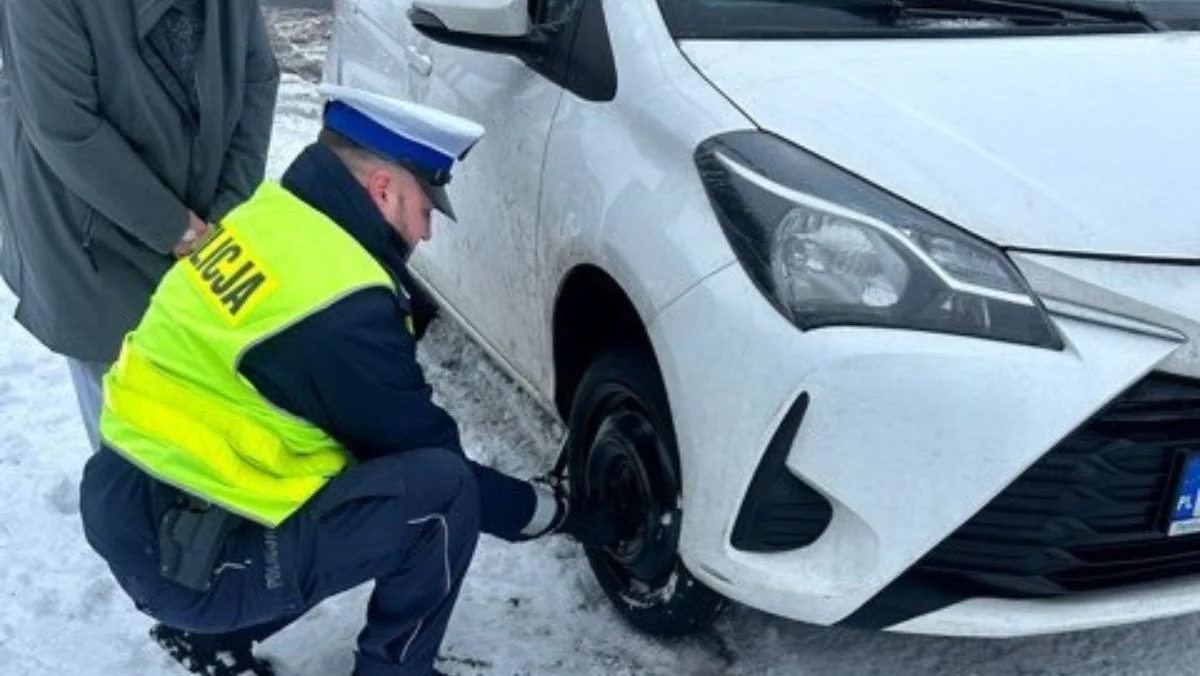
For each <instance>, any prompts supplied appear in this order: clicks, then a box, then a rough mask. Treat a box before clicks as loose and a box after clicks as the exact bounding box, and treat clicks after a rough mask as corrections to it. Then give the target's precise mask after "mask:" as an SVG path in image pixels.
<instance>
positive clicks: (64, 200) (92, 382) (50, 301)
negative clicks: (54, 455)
mask: <svg viewBox="0 0 1200 676" xmlns="http://www.w3.org/2000/svg"><path fill="white" fill-rule="evenodd" d="M0 57H2V58H3V62H2V64H0V276H2V277H3V279H4V281H5V282H6V283H7V284H8V286H9V287H10V288H11V289H12V290H13V293H14V294H15V295H16V296H17V298H18V304H17V309H16V320H17V321H18V322H19V323H20V324H21V325H22V326H23V327H25V329H26V330H28V331H29V332H30V333H31V334H32V335H33V336H34V337H36V338H37V339H38V340H39V341H41V343H42V344H43V345H45V346H46V347H47V348H49V349H50V350H52V351H54V352H56V353H58V354H61V355H64V356H65V357H66V358H67V360H68V363H69V365H70V371H71V374H72V378H73V380H74V383H75V389H76V392H77V395H78V397H79V401H80V408H81V411H82V414H83V418H84V425H85V428H86V429H87V432H88V435H89V438H90V440H91V442H92V446H93V447H98V446H99V442H98V434H97V429H96V428H97V426H98V420H99V412H100V402H101V397H100V393H101V388H100V378H101V376H102V375H103V373H104V371H106V370H107V368H108V366H109V365H110V364H111V363H112V362H113V361H114V360H115V359H116V357H117V355H118V353H119V351H120V346H121V342H122V340H123V339H124V336H125V334H126V333H128V332H129V331H130V330H132V329H133V327H134V326H136V324H137V322H138V320H139V319H140V318H141V316H142V314H143V313H144V312H145V310H146V308H147V306H148V304H149V299H150V295H151V293H152V292H153V290H154V288H155V286H156V285H157V283H158V281H159V280H160V279H161V277H162V276H163V275H164V274H165V273H166V271H167V269H168V268H169V267H170V265H171V264H172V263H173V262H174V260H175V259H176V258H177V257H178V256H182V255H186V254H187V253H189V252H190V250H191V247H192V246H193V244H194V243H195V242H196V241H197V240H198V239H200V237H202V236H203V235H204V233H205V232H206V230H207V228H208V227H209V224H210V223H215V222H217V221H219V220H220V219H221V218H222V216H224V215H225V214H226V213H228V212H229V211H230V210H231V209H233V208H234V207H235V206H237V205H238V204H239V203H241V202H242V201H243V200H245V199H247V198H248V197H249V196H250V195H251V193H252V192H253V191H254V189H255V188H256V187H257V185H258V184H259V183H260V182H261V181H262V180H263V178H264V173H265V167H266V155H267V149H268V146H269V143H270V138H271V127H272V122H273V118H274V112H275V101H276V95H277V92H278V87H279V67H278V63H277V62H276V59H275V54H274V51H273V49H272V46H271V43H270V39H269V36H268V34H267V30H266V26H265V23H264V20H263V15H262V8H261V6H260V4H259V0H104V1H103V2H95V1H94V0H0Z"/></svg>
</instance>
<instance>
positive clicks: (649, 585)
mask: <svg viewBox="0 0 1200 676" xmlns="http://www.w3.org/2000/svg"><path fill="white" fill-rule="evenodd" d="M602 401H603V403H602V405H600V406H597V407H595V408H594V409H593V411H594V412H595V414H594V416H593V418H592V419H593V420H595V421H597V422H596V424H595V425H594V426H592V429H594V430H595V433H594V435H593V436H592V443H591V444H590V447H589V450H588V455H587V463H586V466H585V471H584V481H585V484H586V485H585V489H586V491H587V492H588V494H590V495H593V496H596V497H597V498H599V499H600V500H603V501H605V502H606V503H607V504H609V505H612V506H614V507H615V508H616V517H617V523H618V529H617V530H618V533H619V534H620V539H619V541H618V542H617V543H616V544H615V545H612V546H610V547H606V548H605V549H604V550H602V551H600V552H597V554H598V555H597V556H596V557H594V558H596V559H597V560H598V561H599V562H600V563H601V566H602V567H603V569H604V570H605V571H606V572H607V574H608V575H610V576H612V577H613V578H614V579H615V580H617V581H618V582H619V583H620V586H621V587H623V588H624V589H625V590H626V593H627V594H630V595H634V596H641V595H642V594H644V593H649V592H651V591H653V590H654V589H657V588H659V587H661V586H662V585H663V584H665V583H667V582H669V580H670V577H671V574H672V572H673V571H674V568H675V552H676V545H677V543H678V529H679V523H680V519H679V497H678V496H679V486H678V481H677V479H676V476H675V472H674V469H673V463H672V462H671V455H670V453H669V452H668V450H667V446H666V445H665V443H664V441H663V439H662V436H661V435H660V434H659V432H658V430H657V429H656V428H655V426H654V425H653V423H652V422H651V420H650V418H649V416H648V415H647V414H646V412H645V409H644V407H643V406H642V405H641V403H640V402H639V401H638V400H637V398H636V397H635V396H634V395H633V394H632V393H630V392H628V391H624V390H619V391H617V392H614V393H612V394H610V395H609V396H608V397H606V398H604V399H603V400H602ZM631 600H632V599H631ZM638 600H639V601H648V599H638Z"/></svg>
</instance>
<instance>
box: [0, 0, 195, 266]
mask: <svg viewBox="0 0 1200 676" xmlns="http://www.w3.org/2000/svg"><path fill="white" fill-rule="evenodd" d="M7 10H8V25H7V26H5V27H4V30H6V31H8V39H9V41H10V47H11V54H12V60H13V62H12V63H11V64H6V65H7V67H8V69H9V79H10V83H11V85H12V95H13V98H14V103H15V105H16V106H17V109H18V111H19V112H20V114H21V117H22V119H23V120H24V122H25V125H26V126H25V128H26V131H27V133H28V135H29V138H30V140H31V141H32V143H33V145H34V147H35V148H36V149H37V151H38V154H39V155H40V156H41V157H42V159H44V160H45V162H46V163H47V164H48V165H49V166H50V168H51V170H52V171H54V173H55V174H57V175H58V177H59V179H60V180H61V181H62V182H63V183H64V184H65V185H66V186H67V188H68V189H69V190H71V191H72V192H73V193H74V194H75V195H77V196H78V197H79V198H80V199H82V200H84V201H85V202H87V203H88V204H90V205H91V206H92V208H94V209H96V210H97V211H98V212H100V213H101V214H102V215H103V216H104V217H105V218H107V219H108V220H109V221H111V222H113V223H115V224H116V225H117V226H118V227H120V228H122V229H124V230H126V231H127V232H128V233H129V234H130V235H132V236H133V237H135V238H137V239H138V240H141V241H142V242H143V243H144V244H145V245H146V246H147V247H149V248H150V249H153V250H154V251H157V252H158V253H160V254H164V255H166V254H169V253H170V252H171V251H172V249H174V247H175V245H176V244H178V243H179V240H180V238H181V237H182V236H183V233H184V231H185V230H186V229H187V226H188V209H187V207H186V206H184V204H183V202H182V201H180V199H179V197H178V196H176V195H175V194H174V193H173V192H172V191H171V190H170V189H168V188H167V187H166V186H165V185H164V184H163V182H162V181H161V180H159V179H158V177H157V176H156V175H155V174H154V173H153V172H152V171H151V170H150V168H149V167H147V166H146V164H145V163H144V162H142V160H141V159H140V158H139V157H138V154H137V152H136V151H135V150H134V149H133V148H132V147H131V146H130V145H129V143H128V141H126V140H125V138H124V137H123V136H121V134H119V133H118V132H117V130H116V129H115V128H114V127H113V126H112V125H111V124H110V123H109V122H108V121H107V120H105V119H104V117H103V114H102V112H101V111H100V107H99V101H98V98H99V95H98V93H97V90H96V86H95V62H94V61H93V58H92V49H91V43H90V40H89V37H88V35H87V31H86V30H85V29H84V26H83V25H82V20H81V19H80V17H79V14H78V13H77V11H76V10H75V7H74V6H73V5H72V3H71V2H70V0H36V1H35V2H9V3H8V6H7Z"/></svg>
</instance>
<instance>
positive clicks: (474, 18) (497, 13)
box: [409, 0, 533, 38]
mask: <svg viewBox="0 0 1200 676" xmlns="http://www.w3.org/2000/svg"><path fill="white" fill-rule="evenodd" d="M409 18H410V20H411V21H412V22H413V25H415V26H417V27H418V28H421V27H422V26H427V27H429V28H431V29H435V30H436V29H440V30H445V31H449V32H451V33H457V34H461V35H473V36H479V37H490V38H522V37H525V36H526V35H528V34H529V33H530V31H531V30H532V28H533V26H532V23H531V21H530V19H529V8H528V0H413V3H412V9H411V10H409ZM418 22H419V23H418Z"/></svg>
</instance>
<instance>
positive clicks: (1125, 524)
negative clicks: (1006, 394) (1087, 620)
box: [913, 374, 1200, 598]
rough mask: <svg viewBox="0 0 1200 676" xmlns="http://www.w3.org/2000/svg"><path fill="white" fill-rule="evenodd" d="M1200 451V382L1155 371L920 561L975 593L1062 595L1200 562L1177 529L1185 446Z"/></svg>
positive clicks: (1199, 547) (1196, 549)
mask: <svg viewBox="0 0 1200 676" xmlns="http://www.w3.org/2000/svg"><path fill="white" fill-rule="evenodd" d="M1187 450H1200V383H1197V382H1194V381H1188V380H1182V379H1177V378H1174V377H1169V376H1165V375H1157V374H1156V375H1153V376H1151V377H1149V378H1147V379H1146V380H1144V381H1142V382H1140V383H1139V384H1138V385H1137V386H1135V387H1133V388H1132V389H1130V390H1129V391H1128V392H1126V393H1124V394H1123V395H1122V396H1121V397H1119V398H1118V399H1117V400H1116V401H1115V402H1113V403H1112V404H1111V405H1110V406H1108V407H1107V408H1106V409H1105V410H1104V411H1102V412H1101V413H1100V414H1099V415H1097V416H1096V417H1095V418H1093V419H1092V420H1091V421H1089V422H1088V423H1087V424H1086V425H1084V426H1083V427H1082V428H1080V429H1079V430H1077V431H1076V432H1074V433H1073V434H1071V435H1070V436H1069V437H1068V438H1066V439H1064V440H1063V441H1062V442H1061V443H1060V444H1059V445H1057V446H1056V447H1055V448H1054V449H1053V450H1052V451H1051V452H1049V453H1048V454H1046V455H1045V456H1044V457H1043V458H1042V459H1041V460H1039V461H1038V462H1037V463H1036V464H1034V465H1033V466H1032V467H1031V468H1029V469H1028V470H1027V471H1026V472H1025V473H1023V474H1022V475H1021V476H1020V477H1019V478H1018V479H1017V480H1016V481H1015V482H1013V483H1012V484H1011V485H1010V486H1009V487H1008V488H1007V489H1006V490H1005V491H1004V492H1003V493H1001V494H1000V495H999V496H997V497H996V498H995V499H994V500H993V501H992V502H991V503H989V504H988V505H987V506H986V507H985V508H984V509H983V510H981V511H980V512H979V513H978V514H977V515H976V516H975V517H974V518H972V519H971V520H970V521H969V522H967V523H966V524H965V525H963V526H962V527H961V528H960V529H959V530H957V531H956V532H955V533H954V534H953V535H951V536H950V537H949V538H947V539H946V540H945V541H943V542H942V543H941V544H940V545H939V546H938V547H937V548H935V549H934V550H933V551H932V552H930V553H929V554H928V555H927V556H926V557H925V558H924V559H922V561H921V562H920V563H919V564H918V565H917V567H916V569H915V570H914V571H913V572H915V573H917V574H918V575H921V576H927V575H932V576H936V577H937V578H938V579H939V582H941V583H950V584H951V585H952V586H953V587H955V588H956V590H957V591H960V592H962V593H965V594H985V595H991V596H1001V597H1018V598H1019V597H1040V596H1054V595H1061V594H1066V593H1070V592H1079V591H1088V590H1097V589H1105V588H1110V587H1114V586H1118V585H1125V584H1130V583H1137V582H1148V581H1152V580H1159V579H1163V578H1168V577H1172V576H1176V575H1183V574H1187V573H1200V537H1198V536H1185V537H1177V538H1167V537H1166V535H1165V526H1164V522H1163V520H1162V519H1163V518H1164V517H1163V516H1162V514H1163V510H1164V508H1165V502H1164V501H1165V498H1166V496H1167V495H1168V494H1169V493H1170V492H1171V490H1172V489H1173V486H1172V485H1171V484H1172V483H1173V467H1174V466H1175V463H1176V459H1177V457H1178V456H1179V454H1180V453H1181V452H1183V451H1187Z"/></svg>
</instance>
